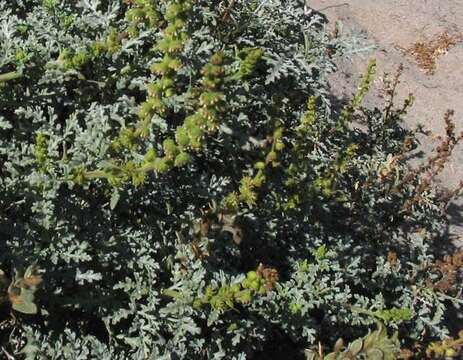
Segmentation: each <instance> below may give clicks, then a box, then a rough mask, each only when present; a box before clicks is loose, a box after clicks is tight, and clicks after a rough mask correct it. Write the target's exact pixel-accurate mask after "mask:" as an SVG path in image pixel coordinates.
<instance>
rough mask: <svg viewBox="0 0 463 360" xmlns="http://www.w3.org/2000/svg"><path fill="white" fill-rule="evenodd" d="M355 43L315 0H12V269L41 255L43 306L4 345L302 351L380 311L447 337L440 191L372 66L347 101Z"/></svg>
mask: <svg viewBox="0 0 463 360" xmlns="http://www.w3.org/2000/svg"><path fill="white" fill-rule="evenodd" d="M230 4H232V6H231V7H230V8H228V6H229V5H230ZM344 41H345V39H332V38H330V37H329V35H328V34H326V33H325V32H323V31H322V30H321V29H320V23H319V20H318V19H317V18H315V17H307V16H306V15H304V10H303V6H302V1H296V0H285V1H283V0H255V1H250V0H236V1H230V2H228V1H219V0H208V1H206V0H198V1H187V0H175V1H174V0H165V1H151V0H132V1H116V0H82V1H65V0H47V1H39V0H12V1H0V159H1V162H2V170H1V173H0V232H1V240H0V269H1V270H2V271H3V272H4V273H5V274H7V275H8V278H9V279H11V278H13V277H14V274H22V272H21V269H26V268H27V267H28V266H30V265H31V264H33V265H35V266H36V267H37V268H38V269H40V270H41V271H42V272H43V283H42V284H41V287H40V288H38V287H37V288H34V294H33V295H34V297H33V298H32V297H31V296H30V294H29V295H28V296H29V297H28V300H30V301H29V303H31V304H34V305H36V306H37V310H38V314H37V315H32V314H30V315H26V314H21V313H20V312H18V311H16V310H18V308H17V307H16V309H15V308H14V307H13V309H11V308H10V306H9V305H10V303H11V301H10V302H9V301H5V302H4V303H3V304H2V308H1V311H0V316H1V318H0V322H2V327H1V329H0V334H1V339H2V340H1V341H2V350H3V349H4V351H7V352H8V353H11V354H13V355H14V356H15V357H16V358H18V359H20V358H26V359H47V360H48V359H72V360H80V359H82V360H83V359H85V360H87V359H107V360H109V359H111V360H114V359H121V360H122V359H123V360H127V359H137V360H138V359H188V360H190V359H236V360H238V359H240V360H242V359H246V358H249V359H255V358H261V356H268V354H269V353H273V349H274V348H277V349H278V350H281V349H283V353H285V355H286V356H294V358H298V357H299V358H303V357H304V349H307V348H312V347H313V346H314V345H317V344H318V341H319V340H320V339H321V338H323V341H324V342H325V343H326V344H327V345H333V344H334V343H335V342H336V340H337V339H338V338H340V337H342V338H344V339H345V340H346V341H350V340H353V339H355V338H358V337H361V336H364V334H365V333H366V329H367V328H369V327H371V326H373V325H374V324H375V322H376V321H377V320H378V319H381V320H382V321H384V322H385V325H386V326H388V327H389V330H395V331H397V334H398V338H399V339H401V340H400V341H402V342H404V343H405V342H415V341H422V340H426V338H427V337H437V338H441V337H443V336H445V335H446V334H447V333H448V329H447V328H446V326H445V322H444V321H443V318H444V314H445V311H446V309H447V308H448V307H449V304H450V303H451V302H458V299H455V298H454V297H453V296H454V295H455V294H444V293H443V292H442V291H440V290H436V289H434V288H429V287H428V284H427V281H426V280H427V278H426V274H424V273H423V271H422V269H423V268H424V267H425V266H426V264H429V263H430V262H431V261H433V260H434V257H435V254H434V253H433V252H432V250H431V245H432V242H433V241H434V240H435V239H438V237H439V235H441V234H442V231H443V230H444V228H445V218H444V213H443V211H442V208H441V204H440V202H439V199H438V196H437V195H438V194H437V192H436V190H435V189H434V188H433V187H429V188H426V191H420V192H419V194H418V195H419V198H418V197H417V186H418V185H420V179H419V178H416V179H415V178H414V179H412V180H411V181H407V182H405V183H403V184H401V181H402V180H403V179H404V178H405V177H406V175H407V173H408V171H409V170H408V166H407V162H406V156H405V155H408V154H409V150H410V149H411V148H413V145H414V144H415V143H416V138H415V134H414V133H413V132H411V131H407V130H405V129H404V128H403V127H402V126H401V119H402V116H403V115H404V113H405V112H406V107H405V108H403V109H399V110H393V109H388V110H387V111H386V112H385V111H383V110H378V109H375V110H367V109H363V108H362V107H361V102H362V99H363V97H364V95H365V93H366V91H367V90H368V86H369V84H370V83H371V81H372V77H373V73H374V71H373V70H374V66H373V64H372V65H371V66H370V68H369V72H368V74H367V76H366V77H365V80H364V81H363V82H362V84H361V86H360V90H359V92H358V93H357V94H355V95H354V97H353V100H352V101H351V102H350V105H348V106H347V107H346V108H345V109H344V111H341V112H340V113H338V112H337V110H336V109H333V108H332V106H331V102H330V100H331V98H330V94H329V89H328V86H327V75H328V74H329V73H330V72H331V71H333V70H334V67H333V64H332V61H331V60H332V59H331V57H330V56H333V55H342V49H343V42H344ZM359 123H361V125H362V126H356V124H359ZM404 144H408V145H411V146H410V149H409V148H407V146H408V145H407V146H405V145H404ZM402 155H404V156H402ZM409 199H415V200H414V203H413V206H411V207H407V208H406V207H405V205H404V204H405V203H406V202H407V200H409ZM389 251H394V252H396V253H397V254H398V260H397V261H396V263H394V264H392V263H390V262H388V261H387V256H388V252H389ZM0 274H1V273H0ZM5 276H6V275H5ZM458 286H459V285H458ZM36 290H37V291H36ZM19 294H20V295H21V290H19ZM26 295H27V294H26ZM3 296H4V294H3V293H2V297H3ZM26 297H27V296H26ZM358 309H361V310H360V311H359V310H358ZM23 310H24V309H23ZM26 310H29V311H23V312H29V313H33V312H35V308H34V309H33V308H32V307H31V306H29V309H26ZM32 310H34V311H32ZM11 311H12V312H13V313H12V314H13V315H14V316H12V315H11ZM19 311H20V309H19ZM382 331H383V330H382ZM372 334H374V333H372ZM381 334H384V332H382V333H381ZM6 339H7V340H6ZM395 341H396V340H394V346H395V345H396V343H395ZM397 341H399V340H397ZM287 351H292V353H287ZM274 355H275V354H274ZM275 356H277V355H275ZM286 358H287V357H286Z"/></svg>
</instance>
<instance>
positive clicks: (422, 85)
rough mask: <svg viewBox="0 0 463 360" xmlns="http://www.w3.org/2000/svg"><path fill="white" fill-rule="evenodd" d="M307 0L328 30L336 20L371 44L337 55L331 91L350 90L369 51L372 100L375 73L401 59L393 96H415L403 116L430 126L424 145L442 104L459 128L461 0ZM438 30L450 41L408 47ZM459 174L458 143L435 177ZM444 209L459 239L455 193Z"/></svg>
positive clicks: (462, 207)
mask: <svg viewBox="0 0 463 360" xmlns="http://www.w3.org/2000/svg"><path fill="white" fill-rule="evenodd" d="M307 4H308V6H309V7H310V8H312V9H314V10H316V11H320V12H321V13H323V14H324V15H326V17H327V19H328V21H329V23H328V24H327V27H328V28H329V29H330V30H332V29H333V28H334V26H335V23H336V22H337V21H339V22H340V24H341V25H342V27H341V28H342V31H343V33H351V34H356V35H359V34H360V35H362V34H363V35H364V36H365V38H366V39H367V41H369V42H371V43H372V44H375V45H376V49H375V50H374V51H373V52H369V53H365V52H363V53H360V54H359V55H355V56H349V57H343V58H342V59H339V60H338V67H339V72H338V73H337V74H336V75H335V76H333V78H332V79H331V85H332V88H333V91H334V93H335V95H336V96H337V97H339V98H340V99H342V98H344V97H346V96H348V95H350V94H351V93H352V92H353V91H355V88H356V86H357V84H358V81H359V79H360V77H361V76H362V74H363V73H364V72H365V69H366V66H367V63H368V59H369V58H371V57H375V58H376V60H377V80H376V82H375V89H373V94H372V95H373V96H371V97H369V98H368V99H367V104H368V103H369V104H370V105H376V104H377V102H378V97H377V96H374V95H375V92H377V91H379V89H380V88H381V75H382V74H383V73H394V72H395V70H396V69H397V68H398V66H399V65H400V64H403V65H404V72H403V75H402V78H401V84H400V86H399V89H398V95H399V96H398V99H399V101H400V99H404V98H406V97H407V96H408V94H409V93H412V94H413V95H414V96H415V98H416V101H415V105H414V107H413V108H412V109H411V110H410V112H409V114H408V117H407V120H406V121H407V123H408V125H410V126H414V125H416V124H418V123H420V124H423V125H424V127H425V128H426V129H428V130H429V131H430V133H431V135H430V136H429V137H427V138H425V139H423V144H422V146H423V149H424V151H425V152H430V151H432V149H433V147H434V146H435V145H436V141H435V140H433V139H435V137H436V136H437V135H440V134H443V133H444V122H443V115H444V114H445V112H446V111H447V110H448V109H453V110H454V111H455V117H454V121H455V124H456V129H457V132H458V133H459V132H460V131H462V130H463V0H348V1H345V2H343V1H341V0H307ZM443 34H444V38H445V36H447V38H446V39H447V40H448V39H451V41H449V44H446V45H448V46H442V47H441V48H437V49H436V50H435V51H434V52H433V54H432V56H430V57H429V58H425V59H423V56H424V55H425V54H418V55H417V54H413V53H412V52H413V51H412V49H414V50H417V49H421V50H422V49H423V48H425V49H426V47H432V45H433V44H434V45H435V44H436V43H439V41H441V40H442V35H443ZM439 36H441V38H440V39H439ZM431 52H432V51H431ZM420 56H421V58H420ZM425 60H427V61H425ZM431 60H432V61H434V60H435V68H434V69H433V70H431V71H430V70H429V68H426V66H425V65H426V63H429V62H432V61H431ZM428 65H429V64H428ZM430 66H431V67H432V64H431V65H430ZM462 180H463V146H461V145H460V146H458V147H457V148H456V149H455V152H454V155H453V158H452V160H451V161H450V163H449V164H448V165H447V169H446V170H445V172H444V173H443V174H442V176H441V178H440V181H441V184H442V186H444V187H446V188H453V187H455V186H456V185H457V184H458V183H459V182H460V181H462ZM449 213H450V215H449V216H450V220H451V228H450V234H451V235H452V237H453V238H455V240H457V243H458V244H459V245H462V244H463V242H462V241H461V240H462V239H463V201H462V200H461V197H460V199H459V200H457V201H456V202H454V204H452V205H451V206H450V208H449ZM458 240H460V241H458Z"/></svg>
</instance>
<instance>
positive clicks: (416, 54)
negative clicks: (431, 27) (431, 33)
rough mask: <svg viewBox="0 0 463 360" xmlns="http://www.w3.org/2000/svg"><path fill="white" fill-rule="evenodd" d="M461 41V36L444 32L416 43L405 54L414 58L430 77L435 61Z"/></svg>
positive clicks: (434, 68) (462, 35)
mask: <svg viewBox="0 0 463 360" xmlns="http://www.w3.org/2000/svg"><path fill="white" fill-rule="evenodd" d="M461 41H463V34H453V35H450V34H449V33H447V32H444V33H442V34H439V35H436V36H435V37H434V38H432V39H429V40H425V41H419V42H416V43H415V44H413V45H412V46H411V47H410V48H408V49H406V50H405V52H406V53H407V54H408V55H410V56H412V57H413V58H414V60H415V61H416V62H417V64H418V66H419V67H420V68H421V69H422V70H423V71H425V72H426V74H428V75H432V74H433V73H434V71H435V70H436V59H437V58H438V57H439V56H442V55H445V54H446V53H447V52H448V51H449V49H450V48H451V47H452V46H455V45H456V44H458V43H459V42H461Z"/></svg>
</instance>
